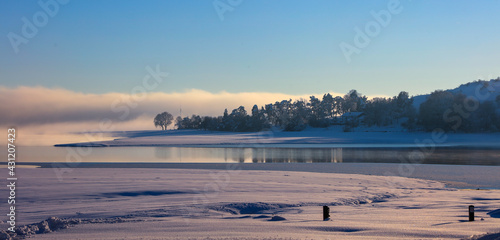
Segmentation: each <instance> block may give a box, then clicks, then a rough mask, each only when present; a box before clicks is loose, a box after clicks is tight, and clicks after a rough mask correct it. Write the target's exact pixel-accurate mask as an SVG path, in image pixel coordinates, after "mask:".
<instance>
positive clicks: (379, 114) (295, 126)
mask: <svg viewBox="0 0 500 240" xmlns="http://www.w3.org/2000/svg"><path fill="white" fill-rule="evenodd" d="M496 81H500V80H499V79H497V80H496ZM479 83H481V84H483V85H484V84H488V82H486V81H482V82H481V81H479ZM483 87H484V86H483ZM159 115H160V114H159ZM157 117H158V116H157ZM170 119H172V117H171V115H170ZM155 125H156V120H155ZM175 125H176V127H177V128H178V129H202V130H211V131H231V132H254V131H262V130H267V129H270V128H271V127H277V128H280V129H283V130H284V131H302V130H304V129H305V128H306V127H308V126H310V127H315V128H326V127H329V126H332V125H342V127H343V129H344V131H352V130H353V129H355V128H356V127H358V126H368V127H370V126H401V127H403V128H404V129H406V130H408V131H433V130H435V129H442V130H444V131H447V132H450V131H454V132H498V131H499V129H500V95H498V96H496V99H495V100H493V101H491V100H490V101H479V100H478V99H476V98H474V97H471V96H466V95H464V94H462V93H452V92H450V91H442V90H437V91H434V92H433V93H431V94H430V95H429V96H428V97H427V99H426V100H425V101H424V102H423V103H422V104H420V105H419V106H418V109H416V108H415V106H414V104H413V98H412V97H410V96H409V94H408V93H407V92H405V91H402V92H400V93H399V94H398V95H397V96H394V97H392V98H373V99H367V97H366V96H364V95H362V94H360V93H359V92H358V91H356V90H351V91H349V92H348V93H347V94H346V95H344V96H343V97H340V96H337V97H333V96H332V95H331V94H329V93H327V94H324V95H323V96H322V98H321V99H320V98H317V97H315V96H310V98H309V99H308V100H306V99H300V100H296V101H292V100H282V101H277V102H275V103H269V104H266V105H265V106H261V107H260V108H259V106H257V105H254V106H253V107H252V109H251V110H250V112H249V113H248V112H247V110H246V109H245V108H244V107H243V106H240V107H238V108H236V109H233V110H232V111H231V112H229V111H228V110H227V109H225V110H224V112H223V114H222V116H217V117H213V116H199V115H192V116H191V117H184V118H182V117H180V116H179V117H177V118H176V119H175Z"/></svg>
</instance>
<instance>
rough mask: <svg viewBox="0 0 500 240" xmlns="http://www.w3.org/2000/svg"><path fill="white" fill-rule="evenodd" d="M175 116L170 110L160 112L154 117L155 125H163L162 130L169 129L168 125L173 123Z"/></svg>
mask: <svg viewBox="0 0 500 240" xmlns="http://www.w3.org/2000/svg"><path fill="white" fill-rule="evenodd" d="M172 120H174V117H173V116H172V114H170V113H169V112H162V113H158V115H156V117H155V119H154V124H155V127H161V130H167V126H168V125H170V124H171V123H172Z"/></svg>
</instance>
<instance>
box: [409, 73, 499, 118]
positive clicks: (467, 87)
mask: <svg viewBox="0 0 500 240" xmlns="http://www.w3.org/2000/svg"><path fill="white" fill-rule="evenodd" d="M445 91H448V92H451V93H453V94H460V93H462V94H464V95H465V96H468V97H474V98H475V99H477V100H479V102H484V101H493V102H494V101H495V100H496V98H497V97H498V96H499V95H500V77H499V78H497V79H491V80H489V81H486V80H477V81H474V82H469V83H466V84H462V85H460V86H459V87H457V88H454V89H448V90H445ZM429 95H430V94H426V95H418V96H414V97H413V106H414V107H415V108H416V109H417V111H418V109H419V107H420V104H422V103H423V102H425V100H427V98H428V97H429Z"/></svg>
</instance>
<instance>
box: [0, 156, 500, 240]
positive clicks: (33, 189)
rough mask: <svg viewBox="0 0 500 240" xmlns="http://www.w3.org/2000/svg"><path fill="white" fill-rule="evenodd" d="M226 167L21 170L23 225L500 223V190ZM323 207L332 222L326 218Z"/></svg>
mask: <svg viewBox="0 0 500 240" xmlns="http://www.w3.org/2000/svg"><path fill="white" fill-rule="evenodd" d="M228 168H229V170H200V169H124V168H101V169H99V168H90V169H84V168H76V169H71V172H68V173H66V174H65V175H64V177H63V178H62V179H58V178H57V177H56V173H55V172H54V169H50V168H45V169H43V168H42V169H26V168H23V169H18V170H17V171H18V172H17V175H18V177H19V180H18V190H17V196H18V202H17V208H18V212H17V219H18V222H17V224H18V226H21V225H26V224H32V223H38V222H40V221H43V220H45V219H47V218H49V217H58V218H61V219H71V220H64V221H61V220H57V221H59V222H57V225H58V228H60V229H57V230H56V229H52V230H55V231H53V232H50V231H52V230H50V229H46V232H48V233H43V234H36V235H34V236H32V238H34V239H227V238H230V239H232V238H241V239H263V238H265V239H304V238H309V239H431V238H441V239H461V238H469V237H471V236H472V235H476V236H477V235H481V234H485V233H487V232H498V231H499V230H500V227H499V226H500V210H498V209H499V208H500V190H457V189H453V188H445V187H444V185H443V184H442V183H439V182H435V181H428V180H420V179H410V178H402V177H384V176H368V175H358V174H340V173H312V172H289V171H249V170H239V169H238V167H237V165H228ZM0 172H1V174H3V175H6V171H5V169H2V170H1V171H0ZM0 194H1V196H6V194H8V193H7V192H6V189H5V188H1V189H0ZM471 204H473V205H475V207H476V220H477V221H474V222H469V221H468V212H467V211H468V206H469V205H471ZM323 205H327V206H330V208H331V211H332V213H331V215H332V218H331V220H330V221H322V206H323ZM2 216H3V217H2V219H1V220H2V221H4V223H3V224H2V225H3V226H2V229H6V226H5V225H6V224H5V221H6V217H5V214H2ZM279 217H281V218H284V219H285V220H281V221H273V220H280V219H281V218H279ZM482 219H484V220H482ZM50 221H52V222H54V219H52V220H49V222H50ZM45 225H47V223H45ZM49 225H50V224H49ZM50 226H53V225H50ZM54 226H55V225H54ZM53 228H54V227H53Z"/></svg>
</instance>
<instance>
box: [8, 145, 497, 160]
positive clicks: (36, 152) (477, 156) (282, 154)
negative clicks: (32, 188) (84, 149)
mask: <svg viewBox="0 0 500 240" xmlns="http://www.w3.org/2000/svg"><path fill="white" fill-rule="evenodd" d="M18 150H19V151H18V156H17V157H18V158H17V161H19V162H66V161H68V159H69V160H70V161H75V157H74V156H73V155H71V154H74V153H75V152H78V149H75V148H65V147H59V148H55V147H30V146H22V147H20V148H19V149H18ZM70 153H71V154H70ZM89 153H90V154H88V155H86V156H80V157H79V158H78V161H82V162H135V163H137V162H139V163H140V162H166V163H167V162H170V163H174V162H177V163H235V162H237V163H342V162H344V163H346V162H366V163H408V162H410V163H424V164H459V165H500V149H477V148H436V149H434V150H433V151H432V152H422V151H421V150H420V149H418V148H179V147H110V148H91V149H90V150H89ZM0 154H2V155H7V153H6V149H0ZM415 156H417V158H415ZM419 156H421V157H422V158H418V157H419Z"/></svg>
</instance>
